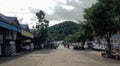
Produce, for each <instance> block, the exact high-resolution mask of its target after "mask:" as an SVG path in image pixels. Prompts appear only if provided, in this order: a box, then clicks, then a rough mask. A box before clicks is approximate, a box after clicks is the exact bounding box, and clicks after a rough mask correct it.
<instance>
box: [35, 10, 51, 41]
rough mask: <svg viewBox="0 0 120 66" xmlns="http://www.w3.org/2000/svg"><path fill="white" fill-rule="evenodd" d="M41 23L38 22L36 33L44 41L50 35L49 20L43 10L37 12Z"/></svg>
mask: <svg viewBox="0 0 120 66" xmlns="http://www.w3.org/2000/svg"><path fill="white" fill-rule="evenodd" d="M36 16H37V18H38V21H39V23H37V25H36V28H35V30H36V31H35V32H36V33H35V34H36V35H37V37H38V38H39V41H41V42H44V41H46V39H47V37H48V24H49V21H48V20H46V19H45V14H44V12H43V11H42V10H40V11H39V12H37V13H36Z"/></svg>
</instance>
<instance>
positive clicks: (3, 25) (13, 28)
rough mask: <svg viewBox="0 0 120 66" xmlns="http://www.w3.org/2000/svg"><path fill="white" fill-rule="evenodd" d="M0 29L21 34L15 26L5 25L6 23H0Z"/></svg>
mask: <svg viewBox="0 0 120 66" xmlns="http://www.w3.org/2000/svg"><path fill="white" fill-rule="evenodd" d="M0 27H3V28H6V29H9V30H13V31H16V32H21V29H20V28H18V27H16V26H13V25H10V24H7V23H5V22H2V21H0Z"/></svg>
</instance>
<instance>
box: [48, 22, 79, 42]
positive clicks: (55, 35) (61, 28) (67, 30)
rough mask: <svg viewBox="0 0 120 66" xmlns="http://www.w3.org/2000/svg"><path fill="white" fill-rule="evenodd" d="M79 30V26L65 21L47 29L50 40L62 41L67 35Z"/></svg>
mask: <svg viewBox="0 0 120 66" xmlns="http://www.w3.org/2000/svg"><path fill="white" fill-rule="evenodd" d="M78 30H79V25H78V24H77V23H75V22H72V21H65V22H63V23H60V24H56V25H54V26H51V27H49V29H48V32H49V37H48V38H49V39H50V40H62V39H64V38H65V37H66V36H67V35H69V34H74V33H75V32H77V31H78Z"/></svg>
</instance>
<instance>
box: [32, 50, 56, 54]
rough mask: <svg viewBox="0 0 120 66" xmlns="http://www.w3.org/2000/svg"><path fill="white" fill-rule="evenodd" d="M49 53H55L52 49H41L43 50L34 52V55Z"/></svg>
mask: <svg viewBox="0 0 120 66" xmlns="http://www.w3.org/2000/svg"><path fill="white" fill-rule="evenodd" d="M51 52H55V50H53V49H43V50H40V51H36V52H34V54H49V53H51Z"/></svg>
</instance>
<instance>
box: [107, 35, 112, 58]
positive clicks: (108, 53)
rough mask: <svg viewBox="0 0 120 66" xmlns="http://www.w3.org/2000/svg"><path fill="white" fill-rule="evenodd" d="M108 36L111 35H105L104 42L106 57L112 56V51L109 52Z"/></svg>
mask: <svg viewBox="0 0 120 66" xmlns="http://www.w3.org/2000/svg"><path fill="white" fill-rule="evenodd" d="M110 37H111V35H110V34H107V36H106V41H107V44H106V49H105V52H106V57H112V52H111V47H112V46H111V44H110Z"/></svg>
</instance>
